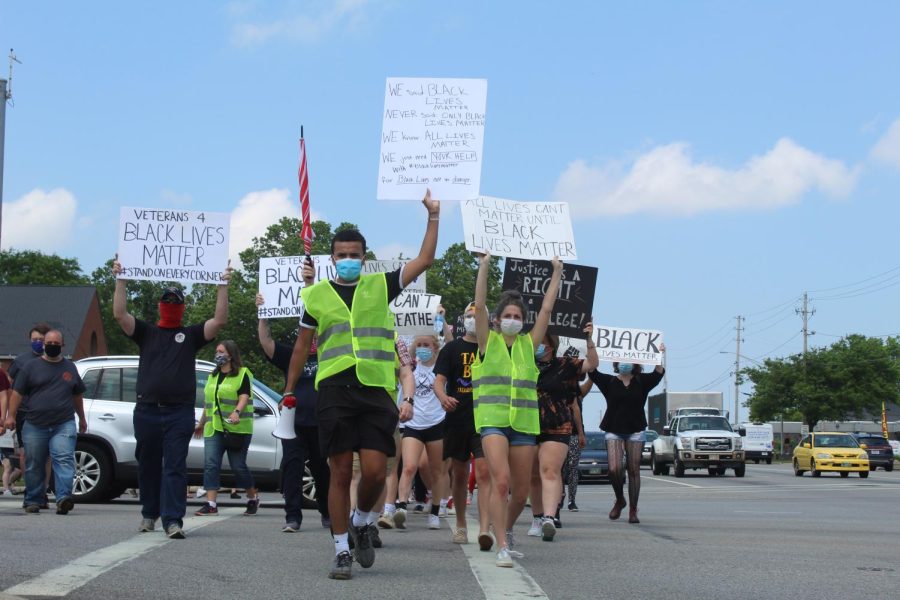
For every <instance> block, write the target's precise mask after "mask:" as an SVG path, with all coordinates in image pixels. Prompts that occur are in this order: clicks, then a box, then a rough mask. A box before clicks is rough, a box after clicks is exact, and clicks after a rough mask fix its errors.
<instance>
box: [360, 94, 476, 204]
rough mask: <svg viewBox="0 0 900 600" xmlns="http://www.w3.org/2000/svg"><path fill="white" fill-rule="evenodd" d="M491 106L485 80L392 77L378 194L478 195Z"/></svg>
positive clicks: (399, 197) (384, 197) (404, 196)
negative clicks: (486, 128)
mask: <svg viewBox="0 0 900 600" xmlns="http://www.w3.org/2000/svg"><path fill="white" fill-rule="evenodd" d="M486 105H487V80H486V79H432V78H414V77H413V78H410V77H390V78H388V80H387V85H386V87H385V96H384V113H383V116H384V123H383V126H382V130H381V155H380V160H379V163H378V194H377V195H378V199H379V200H421V199H422V198H423V197H424V196H425V191H426V190H427V189H428V188H431V195H432V196H433V197H434V198H438V199H440V200H464V199H468V198H475V197H476V196H478V193H479V189H480V186H481V149H482V146H483V143H484V118H485V107H486Z"/></svg>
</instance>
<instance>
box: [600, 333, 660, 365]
mask: <svg viewBox="0 0 900 600" xmlns="http://www.w3.org/2000/svg"><path fill="white" fill-rule="evenodd" d="M594 329H595V330H596V331H597V354H598V355H599V356H600V360H606V361H612V362H630V363H638V364H642V365H658V364H661V363H662V350H660V347H659V346H660V344H662V342H663V334H662V332H661V331H655V330H652V329H627V328H625V327H609V326H607V325H601V326H599V327H595V328H594Z"/></svg>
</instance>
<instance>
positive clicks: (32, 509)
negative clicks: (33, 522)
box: [22, 504, 41, 515]
mask: <svg viewBox="0 0 900 600" xmlns="http://www.w3.org/2000/svg"><path fill="white" fill-rule="evenodd" d="M22 508H24V509H25V512H27V513H31V514H33V515H36V514H38V513H39V512H41V507H40V506H38V505H37V504H26V505H25V506H23V507H22Z"/></svg>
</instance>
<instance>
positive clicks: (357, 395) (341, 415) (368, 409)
mask: <svg viewBox="0 0 900 600" xmlns="http://www.w3.org/2000/svg"><path fill="white" fill-rule="evenodd" d="M316 414H317V416H318V418H319V446H320V447H321V449H322V454H323V455H324V456H334V455H336V454H341V453H343V452H347V451H349V450H353V451H354V452H359V450H360V449H366V450H377V451H379V452H383V453H384V454H385V455H387V456H394V455H395V454H396V452H397V448H396V445H395V444H394V430H396V429H397V421H398V420H399V418H400V411H399V410H398V409H397V405H396V404H395V403H394V400H393V399H392V398H391V397H390V395H388V393H387V390H385V389H384V388H375V387H363V386H356V385H323V386H320V387H319V398H318V405H317V409H316Z"/></svg>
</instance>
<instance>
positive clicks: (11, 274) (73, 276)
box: [0, 250, 89, 285]
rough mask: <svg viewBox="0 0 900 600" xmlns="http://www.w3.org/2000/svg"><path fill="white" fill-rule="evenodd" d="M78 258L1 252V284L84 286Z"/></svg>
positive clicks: (10, 251) (84, 278)
mask: <svg viewBox="0 0 900 600" xmlns="http://www.w3.org/2000/svg"><path fill="white" fill-rule="evenodd" d="M88 283H89V282H88V278H87V277H85V276H84V274H83V273H82V272H81V265H79V264H78V259H77V258H62V257H60V256H57V255H56V254H43V253H41V252H38V251H35V250H3V251H2V252H0V285H86V284H88Z"/></svg>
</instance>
